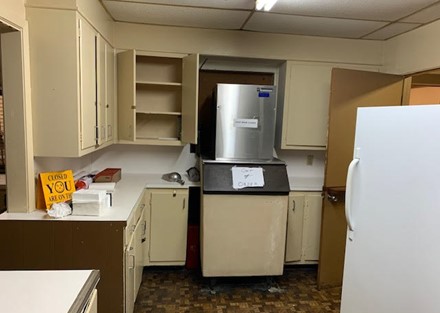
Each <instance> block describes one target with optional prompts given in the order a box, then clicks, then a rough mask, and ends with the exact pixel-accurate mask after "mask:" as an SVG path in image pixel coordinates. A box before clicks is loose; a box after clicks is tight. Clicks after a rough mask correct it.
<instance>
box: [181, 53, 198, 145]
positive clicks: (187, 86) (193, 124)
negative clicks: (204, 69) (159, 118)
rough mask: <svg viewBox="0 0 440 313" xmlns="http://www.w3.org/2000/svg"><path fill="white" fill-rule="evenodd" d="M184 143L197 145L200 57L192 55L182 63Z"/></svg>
mask: <svg viewBox="0 0 440 313" xmlns="http://www.w3.org/2000/svg"><path fill="white" fill-rule="evenodd" d="M182 67H183V69H182V76H183V78H182V135H181V137H182V142H184V143H193V144H196V143H197V115H198V97H199V55H198V54H192V55H189V56H187V57H184V58H183V61H182Z"/></svg>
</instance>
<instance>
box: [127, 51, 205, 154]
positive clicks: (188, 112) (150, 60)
mask: <svg viewBox="0 0 440 313" xmlns="http://www.w3.org/2000/svg"><path fill="white" fill-rule="evenodd" d="M197 85H198V55H180V54H179V55H178V54H176V55H174V54H173V55H170V54H154V55H151V54H149V53H145V52H139V51H135V50H128V51H124V52H121V53H119V54H118V91H119V92H118V100H119V125H120V127H119V131H120V132H119V138H120V141H122V142H124V141H128V142H131V143H137V144H154V145H182V144H184V143H189V142H190V143H195V142H196V139H197V138H196V129H197V93H198V88H197ZM185 134H186V136H185Z"/></svg>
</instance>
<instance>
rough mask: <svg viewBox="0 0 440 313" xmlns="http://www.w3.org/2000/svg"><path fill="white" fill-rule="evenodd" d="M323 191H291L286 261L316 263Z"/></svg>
mask: <svg viewBox="0 0 440 313" xmlns="http://www.w3.org/2000/svg"><path fill="white" fill-rule="evenodd" d="M321 211H322V196H321V192H291V193H290V194H289V212H288V215H287V218H288V219H287V238H286V258H285V262H286V263H293V264H304V263H316V261H318V259H319V241H320V235H321Z"/></svg>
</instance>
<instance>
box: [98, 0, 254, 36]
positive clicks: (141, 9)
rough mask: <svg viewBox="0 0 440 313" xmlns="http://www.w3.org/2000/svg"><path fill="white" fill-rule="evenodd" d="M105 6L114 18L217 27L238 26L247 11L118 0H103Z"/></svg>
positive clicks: (173, 24) (136, 21)
mask: <svg viewBox="0 0 440 313" xmlns="http://www.w3.org/2000/svg"><path fill="white" fill-rule="evenodd" d="M106 7H107V9H108V10H109V12H110V14H111V15H112V16H113V18H114V19H115V20H117V21H125V22H134V23H145V24H156V25H172V26H187V27H201V28H217V29H239V28H240V27H241V25H243V23H244V22H245V20H246V19H247V17H248V16H249V14H250V13H249V12H247V11H233V10H221V9H207V8H192V7H180V6H178V7H173V6H164V5H155V4H142V3H134V2H119V1H118V2H116V1H106Z"/></svg>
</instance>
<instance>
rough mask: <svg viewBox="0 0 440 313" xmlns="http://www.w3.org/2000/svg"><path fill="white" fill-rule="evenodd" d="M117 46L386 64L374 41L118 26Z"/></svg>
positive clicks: (151, 26)
mask: <svg viewBox="0 0 440 313" xmlns="http://www.w3.org/2000/svg"><path fill="white" fill-rule="evenodd" d="M115 44H116V47H117V48H118V49H123V50H125V49H133V48H135V49H139V50H148V51H160V52H178V53H200V54H206V55H219V56H235V57H248V58H265V59H280V60H301V61H323V62H336V63H354V64H368V65H381V64H382V42H379V41H372V40H353V39H334V38H324V37H310V36H295V35H284V34H264V33H256V32H248V31H231V30H209V29H197V28H184V27H168V26H153V25H141V24H130V23H116V24H115Z"/></svg>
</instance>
